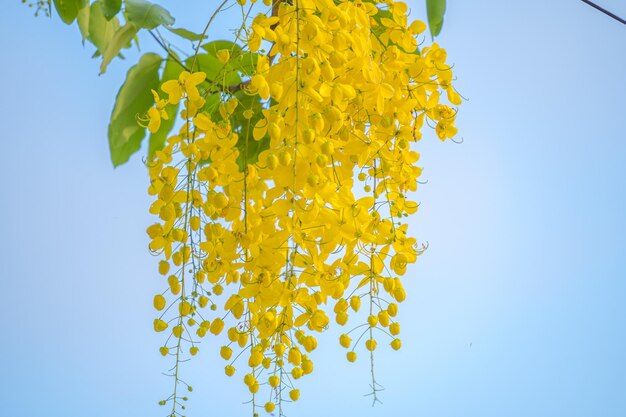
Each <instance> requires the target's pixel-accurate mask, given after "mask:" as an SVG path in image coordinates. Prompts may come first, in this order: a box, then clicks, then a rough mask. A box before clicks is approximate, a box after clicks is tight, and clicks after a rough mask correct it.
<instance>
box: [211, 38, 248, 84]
mask: <svg viewBox="0 0 626 417" xmlns="http://www.w3.org/2000/svg"><path fill="white" fill-rule="evenodd" d="M202 49H204V50H205V51H207V52H208V53H209V54H210V55H213V56H217V52H218V51H221V50H223V49H226V50H228V51H230V61H229V62H228V66H229V67H230V68H229V69H230V70H231V71H238V72H242V73H243V74H244V75H248V76H250V75H252V74H253V73H254V71H255V70H256V63H257V61H258V60H259V55H258V54H256V53H253V52H246V51H244V50H243V49H242V48H241V46H239V45H237V44H236V43H234V42H231V41H226V40H217V41H212V42H208V43H205V44H204V45H202Z"/></svg>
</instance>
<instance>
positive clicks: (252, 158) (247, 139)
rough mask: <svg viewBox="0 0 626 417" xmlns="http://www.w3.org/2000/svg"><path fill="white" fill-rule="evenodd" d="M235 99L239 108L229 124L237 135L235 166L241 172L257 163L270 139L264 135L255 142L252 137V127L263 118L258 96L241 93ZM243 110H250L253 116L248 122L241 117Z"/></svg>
mask: <svg viewBox="0 0 626 417" xmlns="http://www.w3.org/2000/svg"><path fill="white" fill-rule="evenodd" d="M235 97H236V98H237V99H238V100H239V106H238V107H237V110H236V111H235V113H234V114H233V115H232V116H231V118H230V123H231V127H232V129H233V131H234V132H237V134H238V135H239V139H238V140H237V149H239V156H238V157H237V165H239V170H240V171H243V170H244V169H245V167H246V165H249V164H255V163H257V162H258V160H259V154H260V153H261V152H263V151H264V150H266V149H269V147H270V137H269V135H267V134H266V135H265V136H264V137H263V138H261V140H259V141H256V140H254V137H253V135H252V132H253V130H254V126H255V125H256V124H257V122H258V121H259V120H260V119H261V118H262V117H263V113H262V112H261V110H262V108H263V104H262V103H261V99H260V97H259V96H258V95H253V96H250V95H248V94H246V93H244V92H243V91H238V92H237V93H235ZM245 110H252V112H253V114H254V115H253V116H252V118H250V119H249V120H248V119H246V118H245V117H244V116H243V113H244V111H245Z"/></svg>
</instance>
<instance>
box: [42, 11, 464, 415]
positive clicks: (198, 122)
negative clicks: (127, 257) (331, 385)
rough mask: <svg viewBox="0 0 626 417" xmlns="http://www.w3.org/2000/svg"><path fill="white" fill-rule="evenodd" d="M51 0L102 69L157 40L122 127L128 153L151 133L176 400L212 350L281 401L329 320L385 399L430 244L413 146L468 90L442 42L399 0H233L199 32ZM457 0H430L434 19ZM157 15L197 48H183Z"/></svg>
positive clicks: (126, 90)
mask: <svg viewBox="0 0 626 417" xmlns="http://www.w3.org/2000/svg"><path fill="white" fill-rule="evenodd" d="M53 3H54V6H55V9H56V11H57V12H58V14H59V16H60V17H61V19H62V20H63V21H64V22H65V23H67V24H72V23H73V22H74V21H76V22H77V25H78V27H79V28H80V32H81V34H82V36H83V39H84V40H88V41H90V42H91V43H92V44H93V45H94V46H95V48H96V56H99V57H101V60H102V64H101V72H102V73H103V72H105V71H106V68H107V66H108V64H109V63H110V62H111V61H112V60H113V59H115V58H116V57H117V56H119V55H120V53H121V52H122V51H123V50H124V49H125V48H128V47H130V46H131V44H132V43H134V42H137V39H138V38H137V34H138V33H139V32H142V31H143V32H147V33H149V35H150V36H151V37H152V38H153V39H154V40H155V41H156V42H157V43H158V44H159V45H160V47H161V48H162V50H163V54H162V55H159V54H155V53H146V54H144V55H142V56H141V57H140V58H139V61H138V62H137V64H136V65H134V66H133V67H132V68H131V69H130V70H129V72H128V75H127V77H126V81H125V83H124V85H123V86H122V87H121V89H120V91H119V93H118V95H117V99H116V103H115V107H114V110H113V112H112V115H111V122H110V125H109V143H110V150H111V158H112V160H113V163H114V165H119V164H122V163H124V162H126V161H127V160H128V158H129V157H130V155H132V154H133V153H135V152H136V151H137V150H139V148H140V147H141V143H142V141H143V139H144V138H145V136H146V134H147V133H149V139H148V142H149V143H148V155H147V157H146V166H147V170H148V173H149V178H150V186H149V188H148V193H149V194H150V195H151V196H153V198H154V202H153V203H152V205H151V206H150V209H149V210H150V213H152V214H153V215H154V216H155V217H156V221H155V223H154V224H152V225H151V226H149V227H148V230H147V232H148V235H149V237H150V243H149V248H150V251H151V252H152V253H153V254H155V255H156V256H158V257H159V258H160V260H159V262H158V272H159V273H160V274H161V275H162V276H163V292H162V293H160V294H157V295H155V296H154V308H155V309H156V312H157V314H156V318H155V319H154V330H155V331H157V332H163V334H164V338H163V345H162V346H161V347H160V352H161V354H162V355H163V356H164V357H166V358H168V359H170V360H171V363H172V368H171V372H170V375H171V377H172V391H171V395H170V396H169V397H167V398H166V399H164V400H162V401H161V404H162V405H164V406H167V407H168V413H169V415H171V416H176V415H179V414H180V412H181V411H182V410H184V408H185V401H186V396H185V395H186V392H187V391H191V387H190V386H189V385H188V384H187V383H186V382H184V380H183V378H182V369H181V363H182V362H183V361H185V360H186V359H188V358H189V357H191V356H196V355H198V354H199V352H201V348H202V351H204V350H206V351H207V352H209V353H210V352H213V351H215V354H218V352H219V355H220V356H221V357H222V358H223V360H224V361H225V362H224V364H225V367H224V369H223V372H225V373H226V374H227V375H228V376H235V375H237V376H240V377H241V378H242V380H243V382H244V383H245V384H246V386H247V387H248V389H249V391H250V394H251V404H252V412H253V413H257V412H259V411H262V410H265V411H266V412H268V413H271V412H274V411H275V410H277V411H278V412H279V415H282V414H283V407H284V405H285V403H286V402H290V401H296V400H298V398H299V396H300V391H299V390H298V380H299V379H300V378H303V377H305V376H307V375H309V374H311V373H312V372H313V368H314V366H313V351H314V350H315V349H316V347H317V343H318V341H317V335H318V334H319V333H321V332H323V331H324V330H325V329H327V328H328V327H329V326H334V325H337V326H343V327H344V328H345V331H344V332H343V334H341V336H340V338H339V344H340V345H341V347H342V348H344V349H346V351H347V353H346V358H347V360H348V361H350V362H354V361H356V360H357V354H364V355H365V356H367V357H368V359H369V361H370V366H371V371H372V372H371V375H372V376H371V378H372V380H371V388H372V394H373V398H374V401H376V399H377V397H376V394H377V391H378V390H379V386H378V385H377V384H376V381H375V378H374V367H373V363H374V362H373V361H374V352H375V351H376V350H377V349H378V348H379V346H380V345H389V346H390V347H391V348H392V349H394V350H397V349H400V347H401V340H400V338H399V334H400V325H399V323H398V322H397V321H396V320H395V317H396V315H397V312H398V304H399V303H401V302H403V301H404V299H405V297H406V294H405V291H404V289H403V284H402V277H403V275H405V273H406V271H407V266H408V265H410V264H412V263H414V262H416V260H417V257H418V256H419V255H420V254H421V253H422V252H423V250H424V249H425V247H424V246H423V245H418V243H417V241H416V239H415V238H413V237H411V235H410V234H409V230H408V223H407V217H408V216H410V215H412V214H414V213H416V211H417V208H418V205H417V203H416V202H415V201H413V200H412V195H413V193H414V192H415V191H416V189H417V185H418V178H419V176H420V174H421V168H420V167H419V166H417V162H418V159H419V154H418V153H417V151H416V150H415V149H414V148H415V144H416V143H417V142H418V141H419V140H420V139H421V137H422V128H423V126H424V125H425V124H426V125H428V126H431V127H433V128H434V130H435V132H436V135H437V136H438V137H439V139H441V140H442V141H443V140H446V139H448V138H452V137H453V136H455V134H456V132H457V129H456V127H455V123H454V122H455V116H456V107H455V106H458V105H459V104H460V103H461V98H460V96H459V94H458V93H457V92H456V90H455V89H454V87H453V86H452V80H453V74H452V71H451V67H450V66H449V65H448V64H446V60H447V56H446V51H445V50H444V49H442V48H441V47H439V45H437V44H436V43H432V44H430V45H424V43H425V42H426V37H425V36H424V35H423V33H424V32H425V30H426V28H427V26H426V24H425V23H423V22H422V21H419V20H410V19H409V9H408V7H407V5H406V4H405V3H403V2H400V1H394V0H385V1H382V0H381V1H375V0H285V1H280V0H274V1H270V0H264V1H260V0H259V1H247V0H224V1H222V2H216V10H215V12H214V13H213V15H211V16H208V17H207V19H208V22H207V24H206V27H205V28H204V30H203V31H202V32H201V33H194V32H192V31H190V30H187V29H183V28H175V27H173V25H174V18H173V17H172V16H171V14H170V13H169V12H168V11H167V10H166V9H164V8H163V7H161V6H159V5H156V4H153V3H149V2H147V1H144V0H124V1H122V0H96V1H93V2H91V3H90V2H89V0H55V1H54V2H53ZM34 6H36V7H38V9H40V10H44V11H47V12H49V11H50V8H51V6H50V2H46V1H40V2H38V3H36V4H34ZM229 7H237V8H238V9H240V10H241V13H240V16H241V19H240V20H239V21H238V22H237V26H236V27H233V28H229V29H232V30H233V32H232V33H233V38H232V39H228V40H214V39H213V40H212V39H211V30H212V29H213V28H214V25H216V24H217V23H216V22H217V21H218V20H219V19H217V18H218V16H220V14H221V13H223V12H224V10H225V9H227V8H229ZM444 10H445V2H444V1H432V0H429V1H427V11H428V20H429V24H430V30H431V36H432V37H434V36H436V35H437V34H438V33H439V30H440V29H441V24H442V22H443V12H444ZM159 29H160V30H159ZM163 33H168V36H170V37H181V38H184V39H187V40H190V41H192V42H193V45H194V46H193V48H192V49H191V50H189V51H187V54H186V55H185V54H183V53H182V52H181V51H180V50H178V49H176V50H175V49H174V48H173V47H172V43H171V41H170V40H168V38H167V37H166V36H164V35H163ZM205 338H214V340H210V341H208V343H206V342H205V343H201V342H202V341H203V339H205Z"/></svg>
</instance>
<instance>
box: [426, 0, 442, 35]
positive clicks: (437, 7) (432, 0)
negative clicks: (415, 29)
mask: <svg viewBox="0 0 626 417" xmlns="http://www.w3.org/2000/svg"><path fill="white" fill-rule="evenodd" d="M445 13H446V0H426V14H427V16H428V27H429V28H430V36H431V37H432V38H433V39H434V38H435V36H437V35H439V33H440V32H441V28H442V27H443V15H444V14H445Z"/></svg>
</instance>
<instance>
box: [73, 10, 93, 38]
mask: <svg viewBox="0 0 626 417" xmlns="http://www.w3.org/2000/svg"><path fill="white" fill-rule="evenodd" d="M90 10H91V8H90V7H89V2H85V5H84V6H83V7H82V8H81V9H80V10H79V11H78V14H77V15H76V21H77V22H78V29H80V35H81V36H82V37H83V45H84V44H85V39H87V38H88V37H89V12H90Z"/></svg>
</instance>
